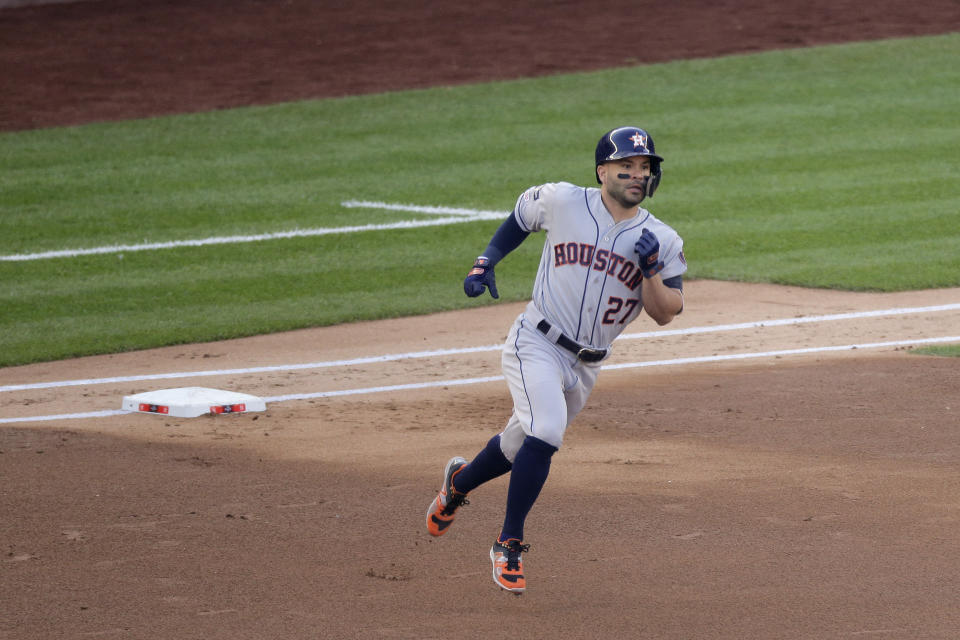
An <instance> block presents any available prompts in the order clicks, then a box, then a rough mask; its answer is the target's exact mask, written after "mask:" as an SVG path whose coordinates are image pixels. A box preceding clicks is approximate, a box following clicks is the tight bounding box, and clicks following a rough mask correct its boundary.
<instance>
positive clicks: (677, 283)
mask: <svg viewBox="0 0 960 640" xmlns="http://www.w3.org/2000/svg"><path fill="white" fill-rule="evenodd" d="M663 284H665V285H667V286H668V287H670V288H671V289H680V291H683V276H673V277H672V278H667V279H666V280H664V281H663Z"/></svg>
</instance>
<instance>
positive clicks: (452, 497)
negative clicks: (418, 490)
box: [427, 457, 470, 536]
mask: <svg viewBox="0 0 960 640" xmlns="http://www.w3.org/2000/svg"><path fill="white" fill-rule="evenodd" d="M465 466H467V461H466V460H464V459H463V458H460V457H455V458H450V460H449V461H448V462H447V466H446V468H444V470H443V485H442V486H441V487H440V493H439V494H438V495H437V497H436V499H434V501H433V502H431V503H430V508H429V509H427V531H429V532H430V535H432V536H442V535H443V534H445V533H446V532H447V529H448V528H450V525H451V524H453V519H454V518H455V517H456V515H457V509H459V508H460V507H462V506H463V505H465V504H470V502H469V501H468V500H467V494H465V493H460V492H458V491H456V490H455V489H454V488H453V476H455V475H456V474H457V472H458V471H460V469H462V468H464V467H465Z"/></svg>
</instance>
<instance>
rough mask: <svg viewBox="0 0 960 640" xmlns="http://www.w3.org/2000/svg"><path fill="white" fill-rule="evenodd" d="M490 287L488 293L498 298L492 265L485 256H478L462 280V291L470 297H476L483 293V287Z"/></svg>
mask: <svg viewBox="0 0 960 640" xmlns="http://www.w3.org/2000/svg"><path fill="white" fill-rule="evenodd" d="M487 288H489V289H490V295H491V296H493V297H494V298H499V297H500V294H498V293H497V280H496V278H495V277H494V275H493V265H492V264H490V259H489V258H487V257H486V256H480V257H479V258H477V260H476V261H475V262H474V263H473V269H471V270H470V273H468V274H467V277H466V279H465V280H464V281H463V292H464V293H465V294H467V295H468V296H470V297H471V298H476V297H477V296H479V295H480V294H482V293H483V290H484V289H487Z"/></svg>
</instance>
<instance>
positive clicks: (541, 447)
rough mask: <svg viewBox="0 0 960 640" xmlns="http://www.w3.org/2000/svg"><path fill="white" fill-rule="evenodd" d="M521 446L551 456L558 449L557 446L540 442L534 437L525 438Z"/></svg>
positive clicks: (544, 441)
mask: <svg viewBox="0 0 960 640" xmlns="http://www.w3.org/2000/svg"><path fill="white" fill-rule="evenodd" d="M523 446H525V447H530V448H531V449H534V450H536V451H538V452H540V453H541V454H543V455H546V456H552V455H553V454H555V453H556V452H557V450H558V449H560V446H559V444H558V445H553V444H551V443H549V442H547V441H546V440H541V439H540V438H538V437H536V436H527V437H526V438H524V439H523Z"/></svg>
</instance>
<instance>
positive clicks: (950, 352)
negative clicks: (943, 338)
mask: <svg viewBox="0 0 960 640" xmlns="http://www.w3.org/2000/svg"><path fill="white" fill-rule="evenodd" d="M910 353H915V354H918V355H923V356H948V357H951V358H960V344H947V345H938V346H934V347H919V348H917V349H911V350H910Z"/></svg>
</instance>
